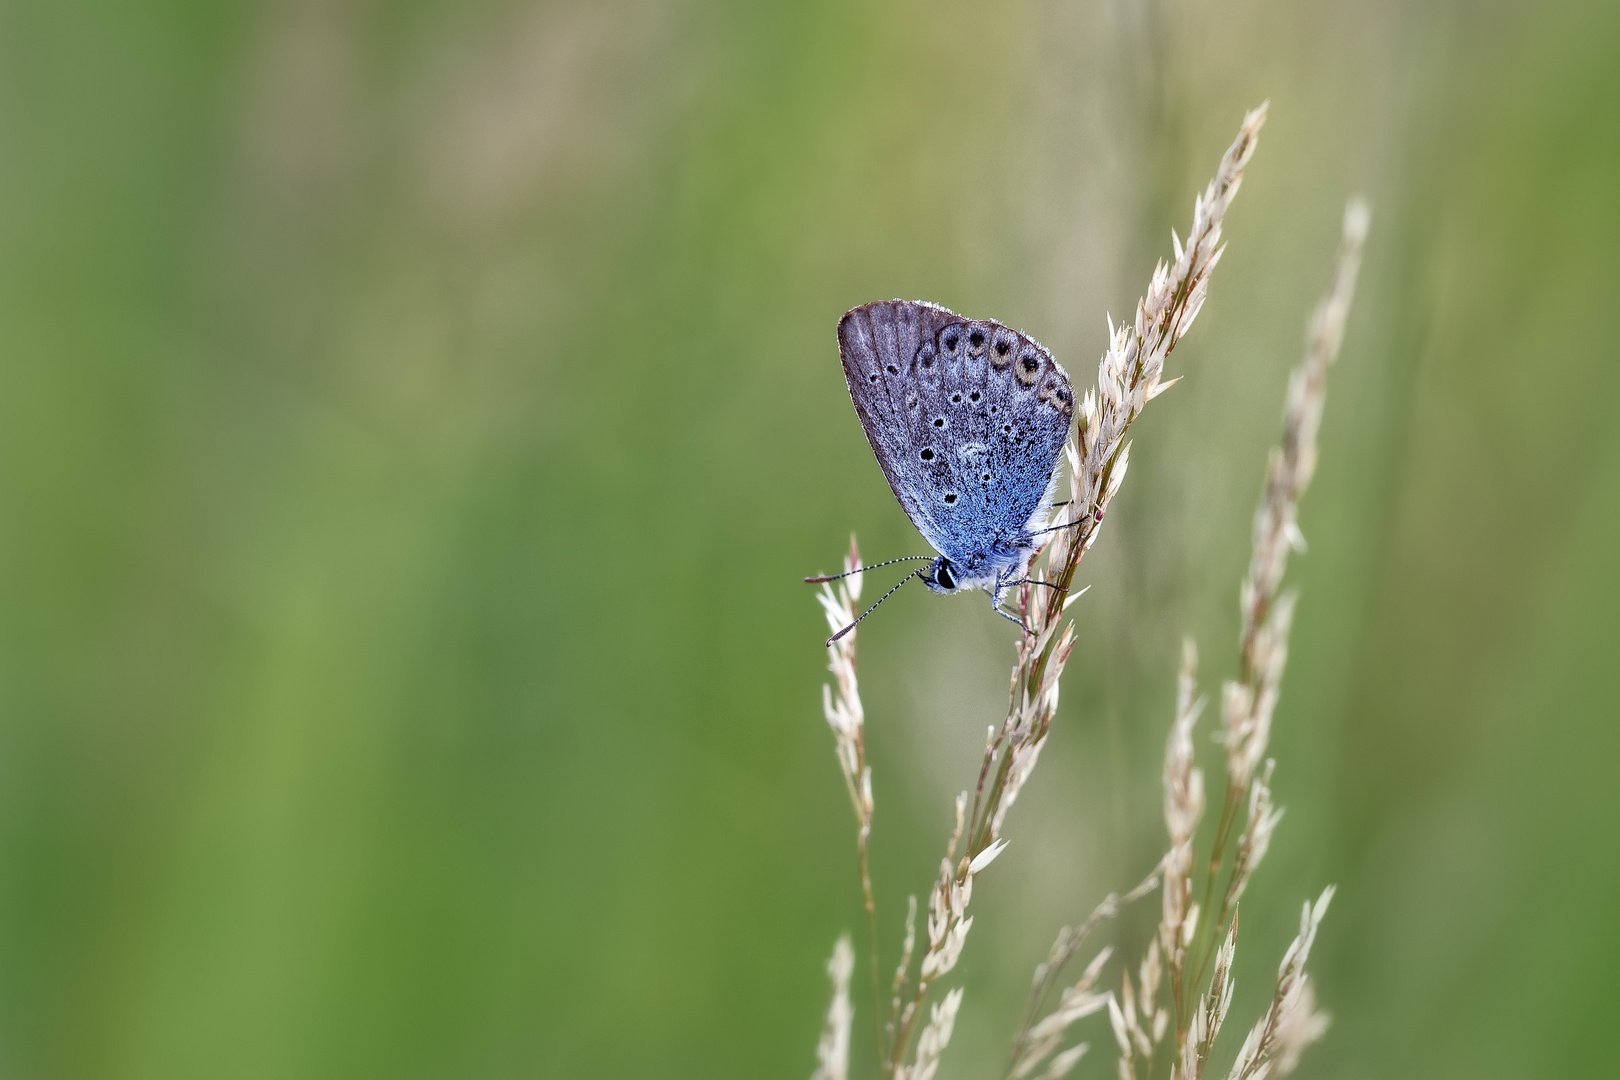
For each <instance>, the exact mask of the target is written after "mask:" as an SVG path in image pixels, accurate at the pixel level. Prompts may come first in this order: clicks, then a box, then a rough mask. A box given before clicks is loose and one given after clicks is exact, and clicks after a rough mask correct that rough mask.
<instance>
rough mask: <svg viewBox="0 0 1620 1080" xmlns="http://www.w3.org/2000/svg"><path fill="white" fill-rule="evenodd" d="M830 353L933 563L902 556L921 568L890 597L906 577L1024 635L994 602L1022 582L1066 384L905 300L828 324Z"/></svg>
mask: <svg viewBox="0 0 1620 1080" xmlns="http://www.w3.org/2000/svg"><path fill="white" fill-rule="evenodd" d="M838 353H839V356H840V357H841V358H842V360H843V364H844V380H845V382H847V383H848V384H849V396H850V400H851V401H853V402H854V405H855V415H856V416H857V417H858V418H859V419H860V422H861V428H862V430H864V431H865V432H866V441H867V442H868V443H870V444H871V447H872V453H873V454H874V455H875V456H876V457H877V461H878V466H879V467H880V468H881V469H882V470H883V475H884V477H885V478H887V480H888V481H889V487H890V488H891V489H892V490H893V491H894V497H895V498H896V499H898V500H899V501H900V506H901V508H902V509H904V510H905V512H906V516H907V517H909V518H910V519H911V523H912V524H913V525H915V526H916V527H917V531H918V532H920V533H922V535H923V538H924V539H926V540H927V541H928V543H929V544H930V545H932V547H933V548H934V550H935V551H937V552H939V555H938V557H930V556H913V558H917V559H928V560H929V565H928V566H927V567H926V568H924V569H921V570H917V571H914V572H913V573H911V574H909V575H907V576H906V577H905V578H903V579H902V580H901V582H900V585H904V584H905V583H906V582H907V581H910V580H911V578H913V577H918V578H921V579H922V581H923V583H924V584H925V585H927V586H928V587H929V588H930V589H932V590H933V591H934V592H937V593H957V592H964V591H966V590H968V589H983V590H984V591H986V592H988V593H989V594H990V606H991V607H992V608H993V609H994V610H995V612H996V614H998V615H1000V616H1002V617H1003V618H1006V619H1010V620H1012V621H1013V622H1015V623H1018V625H1019V626H1020V627H1022V628H1023V629H1024V630H1025V632H1026V633H1027V632H1029V628H1028V627H1027V626H1024V624H1023V621H1022V620H1021V619H1019V618H1018V617H1017V616H1016V615H1013V614H1010V613H1008V612H1006V611H1003V610H1002V608H1001V594H1002V593H1003V591H1005V590H1006V589H1007V588H1008V587H1010V586H1012V585H1017V584H1022V583H1023V581H1024V580H1026V574H1027V572H1028V568H1029V563H1030V560H1031V558H1032V557H1033V556H1034V553H1035V549H1036V546H1037V544H1038V542H1039V541H1038V537H1039V536H1040V534H1041V532H1043V531H1045V530H1044V529H1043V527H1042V526H1043V525H1044V522H1045V516H1046V511H1047V509H1048V508H1049V507H1050V505H1051V498H1052V492H1053V490H1054V486H1055V484H1056V472H1057V463H1058V458H1059V456H1060V455H1061V454H1062V452H1063V444H1064V443H1065V442H1066V441H1067V440H1068V437H1069V426H1070V424H1071V423H1072V421H1073V418H1074V391H1073V390H1072V389H1071V388H1070V386H1069V376H1068V373H1067V372H1066V371H1064V370H1063V368H1062V367H1061V366H1059V364H1058V363H1057V361H1056V360H1054V359H1052V354H1051V353H1049V352H1048V351H1047V350H1046V349H1045V348H1044V347H1043V346H1042V345H1041V344H1040V343H1039V342H1037V341H1034V340H1033V339H1031V338H1029V337H1026V336H1025V335H1023V334H1020V333H1019V332H1017V331H1016V330H1013V329H1010V328H1009V327H1006V326H1003V325H1002V324H1000V323H998V322H993V321H991V320H987V319H969V318H966V317H964V316H961V315H958V314H956V313H955V312H954V311H950V310H948V309H946V308H943V307H940V306H939V305H938V304H930V303H925V302H923V301H913V300H880V301H876V302H874V303H870V304H863V305H861V306H860V307H857V308H854V309H852V310H850V311H849V312H847V313H846V314H845V315H844V317H843V318H842V319H840V320H839V321H838ZM891 561H892V562H903V561H905V560H902V559H895V560H891ZM875 565H888V564H887V563H879V564H875ZM863 569H870V567H866V568H863ZM855 572H859V571H855ZM843 576H845V575H843V574H835V575H832V576H830V577H820V578H806V579H805V580H807V581H812V582H819V581H831V580H834V579H835V578H838V577H843ZM900 585H896V586H895V587H894V589H898V588H899V587H900ZM894 589H890V590H889V592H888V593H885V594H884V596H883V597H882V598H880V599H879V600H878V604H881V603H882V602H883V600H886V599H888V597H889V596H890V595H892V594H893V592H894ZM876 607H877V604H873V605H872V607H871V608H868V609H867V611H866V612H865V613H863V614H862V615H861V616H860V618H857V619H856V620H855V622H852V623H850V625H849V626H847V627H845V628H844V629H843V630H841V631H839V632H838V633H837V634H835V635H834V636H833V637H832V638H831V639H829V641H828V644H831V643H832V642H833V641H836V640H837V639H838V638H839V637H842V636H843V635H844V634H846V633H848V632H849V631H850V630H851V629H853V628H854V626H855V623H858V622H860V620H861V619H864V618H865V617H866V616H867V615H869V614H871V611H872V609H873V608H876Z"/></svg>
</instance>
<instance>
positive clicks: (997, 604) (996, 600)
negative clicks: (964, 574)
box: [990, 580, 1035, 634]
mask: <svg viewBox="0 0 1620 1080" xmlns="http://www.w3.org/2000/svg"><path fill="white" fill-rule="evenodd" d="M1010 584H1013V583H1012V582H1008V581H1000V580H998V581H997V582H996V588H995V591H994V592H992V593H991V594H990V608H991V610H993V611H994V612H995V613H996V614H997V615H1000V616H1001V617H1002V618H1003V619H1006V620H1007V621H1008V622H1015V623H1017V624H1018V628H1019V629H1020V630H1022V631H1023V632H1024V633H1026V634H1033V633H1035V631H1033V630H1031V629H1030V628H1029V627H1028V626H1027V625H1026V624H1025V623H1024V620H1023V619H1020V618H1019V617H1018V616H1016V615H1014V614H1012V613H1011V612H1008V611H1002V610H1001V594H1002V592H1003V591H1004V590H1005V589H1006V588H1007V586H1008V585H1010Z"/></svg>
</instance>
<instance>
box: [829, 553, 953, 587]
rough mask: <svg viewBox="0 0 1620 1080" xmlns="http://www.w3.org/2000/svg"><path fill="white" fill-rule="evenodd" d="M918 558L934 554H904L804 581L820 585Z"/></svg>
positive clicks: (931, 560)
mask: <svg viewBox="0 0 1620 1080" xmlns="http://www.w3.org/2000/svg"><path fill="white" fill-rule="evenodd" d="M918 559H921V560H922V561H924V562H933V561H934V557H933V556H932V555H902V556H901V557H900V558H898V559H889V560H887V561H886V562H875V563H873V564H872V565H871V566H857V567H856V568H855V569H853V570H845V571H844V572H843V573H842V574H828V575H827V576H826V577H807V578H805V579H804V583H805V584H806V585H820V584H821V583H822V582H824V581H837V580H838V579H839V578H847V577H849V576H850V575H851V574H864V573H866V572H867V571H868V570H876V569H877V568H878V567H880V566H893V565H894V564H895V563H897V562H915V561H917V560H918Z"/></svg>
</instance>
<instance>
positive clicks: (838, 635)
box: [827, 560, 926, 649]
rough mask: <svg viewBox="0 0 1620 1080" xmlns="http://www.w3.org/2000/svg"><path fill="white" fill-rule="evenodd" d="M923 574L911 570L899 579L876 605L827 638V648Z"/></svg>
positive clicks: (919, 571)
mask: <svg viewBox="0 0 1620 1080" xmlns="http://www.w3.org/2000/svg"><path fill="white" fill-rule="evenodd" d="M896 561H897V562H898V561H899V560H896ZM880 565H881V564H880ZM925 572H926V571H923V570H913V571H912V572H911V573H909V574H907V575H906V576H905V577H903V578H901V579H900V581H899V583H898V584H897V585H895V587H894V588H893V589H890V590H889V591H888V592H886V593H884V594H883V595H882V596H880V597H878V598H877V604H873V605H872V606H871V607H869V608H867V609H866V610H865V611H863V612H861V613H860V615H859V616H858V617H857V618H856V619H855V622H852V623H850V624H849V625H848V626H846V627H844V628H843V629H842V630H840V631H838V633H836V634H834V635H833V636H832V637H830V638H828V639H827V647H828V648H829V649H830V648H832V643H833V642H835V641H837V640H838V639H839V638H841V637H843V636H844V635H845V634H847V633H849V632H850V631H851V630H853V629H855V624H856V623H858V622H860V621H861V619H864V618H866V617H867V616H868V615H870V614H872V612H874V611H876V610H877V606H878V604H881V603H883V601H885V600H887V599H888V598H889V597H891V596H893V595H894V594H895V592H896V590H898V589H899V588H900V586H901V585H904V584H905V583H906V582H908V581H910V580H911V579H912V578H914V577H922V575H923V574H924V573H925Z"/></svg>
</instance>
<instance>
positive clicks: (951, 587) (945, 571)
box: [922, 555, 967, 593]
mask: <svg viewBox="0 0 1620 1080" xmlns="http://www.w3.org/2000/svg"><path fill="white" fill-rule="evenodd" d="M962 577H963V575H962V570H961V568H960V567H959V566H957V565H956V564H955V563H953V562H951V560H949V559H947V558H946V557H945V556H943V555H941V556H940V557H939V558H937V559H935V560H934V561H933V563H932V564H931V565H930V566H929V567H928V569H927V571H925V572H924V573H923V575H922V579H923V584H925V585H927V586H928V587H929V588H930V589H933V590H934V591H935V592H937V593H953V592H958V591H960V590H961V589H964V588H967V585H966V584H964V583H963V581H962Z"/></svg>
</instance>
